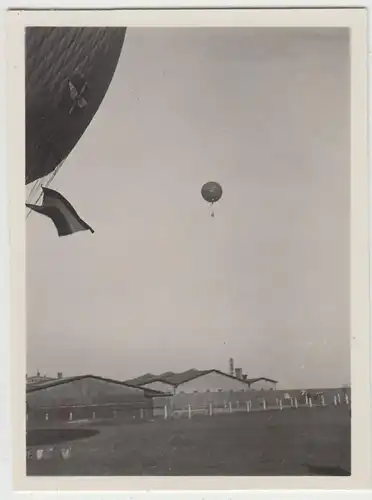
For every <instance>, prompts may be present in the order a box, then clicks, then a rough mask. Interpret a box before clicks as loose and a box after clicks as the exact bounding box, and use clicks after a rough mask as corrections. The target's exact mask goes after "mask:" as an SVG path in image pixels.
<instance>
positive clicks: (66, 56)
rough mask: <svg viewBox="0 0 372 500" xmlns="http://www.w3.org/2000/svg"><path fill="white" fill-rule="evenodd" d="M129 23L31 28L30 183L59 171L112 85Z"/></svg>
mask: <svg viewBox="0 0 372 500" xmlns="http://www.w3.org/2000/svg"><path fill="white" fill-rule="evenodd" d="M125 33H126V28H113V27H112V28H111V27H110V28H91V27H89V28H69V27H54V28H49V27H29V28H27V30H26V179H25V180H26V184H29V183H31V182H34V181H35V180H38V179H40V178H42V177H45V176H46V175H48V174H50V173H51V172H53V171H54V170H55V169H56V168H57V167H58V166H59V165H60V164H61V162H62V161H63V160H65V158H66V157H67V156H68V155H69V153H70V152H71V151H72V149H73V148H74V147H75V146H76V144H77V142H78V141H79V139H80V138H81V136H82V135H83V133H84V131H85V130H86V128H87V127H88V125H89V124H90V122H91V120H92V119H93V117H94V115H95V113H96V112H97V110H98V108H99V106H100V104H101V102H102V100H103V98H104V97H105V94H106V92H107V90H108V88H109V85H110V83H111V80H112V77H113V75H114V72H115V70H116V66H117V63H118V60H119V57H120V53H121V50H122V46H123V43H124V38H125Z"/></svg>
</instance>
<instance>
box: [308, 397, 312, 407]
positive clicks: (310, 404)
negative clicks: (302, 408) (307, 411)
mask: <svg viewBox="0 0 372 500" xmlns="http://www.w3.org/2000/svg"><path fill="white" fill-rule="evenodd" d="M309 406H310V408H312V407H313V402H312V399H311V398H309Z"/></svg>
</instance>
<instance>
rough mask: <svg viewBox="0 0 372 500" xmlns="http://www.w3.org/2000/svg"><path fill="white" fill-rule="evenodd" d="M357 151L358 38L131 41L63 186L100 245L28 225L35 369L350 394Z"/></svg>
mask: <svg viewBox="0 0 372 500" xmlns="http://www.w3.org/2000/svg"><path fill="white" fill-rule="evenodd" d="M349 139H350V133H349V54H348V34H347V31H344V30H334V29H327V30H321V29H306V30H302V29H282V30H280V29H234V28H232V29H204V28H203V29H129V30H128V32H127V36H126V40H125V43H124V48H123V52H122V55H121V59H120V61H119V65H118V68H117V71H116V73H115V76H114V79H113V81H112V84H111V87H110V89H109V91H108V93H107V95H106V98H105V100H104V101H103V104H102V106H101V108H100V109H99V111H98V112H97V114H96V116H95V118H94V120H93V122H92V123H91V125H90V126H89V127H88V129H87V131H86V132H85V134H84V136H83V138H82V139H81V140H80V142H79V143H78V145H77V146H76V148H75V149H74V151H73V152H72V153H71V155H70V156H69V158H68V159H67V161H66V162H65V163H64V165H63V167H62V168H61V170H60V171H59V173H58V175H57V176H56V178H55V179H54V181H53V183H52V184H51V186H50V187H52V188H54V189H57V190H59V191H60V192H61V193H62V194H63V195H64V196H66V197H67V198H68V199H69V201H70V202H71V203H72V204H73V205H74V207H75V208H76V210H77V211H78V212H79V214H80V215H81V217H82V218H83V219H84V220H86V222H87V223H88V224H90V225H91V226H92V227H93V228H94V229H95V231H96V232H95V234H93V235H92V234H91V233H90V232H82V233H77V234H74V235H71V236H67V237H64V238H58V235H57V232H56V230H55V228H54V226H53V224H52V222H51V221H50V220H49V219H48V218H46V217H43V216H40V215H38V214H35V213H34V214H32V215H31V217H29V219H28V220H27V280H28V281H27V306H28V337H27V341H28V360H27V365H28V366H27V371H28V373H29V374H33V373H34V372H36V370H38V369H39V370H40V371H41V372H42V373H46V374H49V375H51V376H54V375H56V373H57V371H62V372H63V374H64V375H76V374H86V373H91V374H96V375H101V376H107V377H113V378H118V379H121V380H124V379H127V378H130V377H134V376H137V375H141V374H142V373H145V372H152V373H160V372H163V371H167V370H173V371H182V370H186V369H189V368H199V369H207V368H217V369H220V370H223V371H227V370H228V359H229V357H230V356H231V357H233V358H234V360H235V365H236V366H241V367H242V368H243V371H244V372H245V373H247V374H248V376H249V377H259V376H266V377H272V378H274V379H276V380H278V381H279V384H280V386H281V387H284V388H285V387H288V388H290V387H305V386H307V387H310V386H312V387H315V386H317V387H326V386H334V385H340V384H344V383H348V382H349V381H350V374H349V370H350V360H349V357H350V348H349V282H348V275H349V266H348V260H349V253H348V244H349V243H348V242H349V168H350V160H349V155H350V147H349ZM210 180H216V181H218V182H220V183H221V185H222V187H223V190H224V195H223V198H222V200H221V201H220V202H219V203H218V204H217V205H216V208H215V214H216V216H215V218H214V219H213V218H211V217H210V208H209V206H208V204H207V203H206V202H204V201H203V199H202V198H201V195H200V189H201V186H202V184H203V183H204V182H207V181H210Z"/></svg>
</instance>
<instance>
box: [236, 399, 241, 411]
mask: <svg viewBox="0 0 372 500" xmlns="http://www.w3.org/2000/svg"><path fill="white" fill-rule="evenodd" d="M239 408H240V401H237V402H236V409H237V410H239Z"/></svg>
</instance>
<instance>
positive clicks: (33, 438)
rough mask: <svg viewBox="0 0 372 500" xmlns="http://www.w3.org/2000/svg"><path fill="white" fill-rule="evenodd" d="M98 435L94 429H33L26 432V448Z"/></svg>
mask: <svg viewBox="0 0 372 500" xmlns="http://www.w3.org/2000/svg"><path fill="white" fill-rule="evenodd" d="M96 434H99V431H97V430H94V429H33V430H30V431H27V434H26V445H27V446H42V445H45V444H58V443H64V442H66V441H75V440H77V439H86V438H89V437H92V436H95V435H96Z"/></svg>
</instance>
